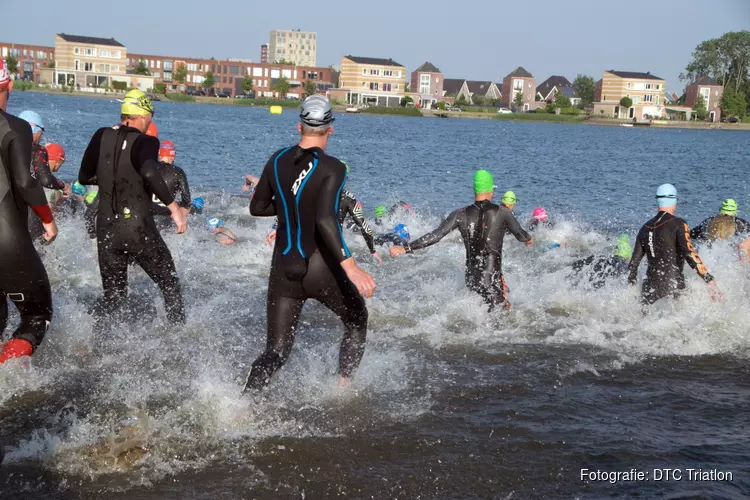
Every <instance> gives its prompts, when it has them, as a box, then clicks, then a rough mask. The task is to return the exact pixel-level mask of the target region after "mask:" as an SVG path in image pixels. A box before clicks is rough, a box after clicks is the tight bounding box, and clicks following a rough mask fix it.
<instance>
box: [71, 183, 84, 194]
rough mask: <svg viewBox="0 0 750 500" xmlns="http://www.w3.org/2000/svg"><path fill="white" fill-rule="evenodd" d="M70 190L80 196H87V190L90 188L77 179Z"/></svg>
mask: <svg viewBox="0 0 750 500" xmlns="http://www.w3.org/2000/svg"><path fill="white" fill-rule="evenodd" d="M70 190H71V191H73V194H77V195H78V196H86V192H87V191H88V189H86V186H84V185H83V184H81V183H80V182H78V181H75V182H74V183H73V185H72V186H71V188H70Z"/></svg>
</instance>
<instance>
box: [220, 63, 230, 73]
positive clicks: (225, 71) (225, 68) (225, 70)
mask: <svg viewBox="0 0 750 500" xmlns="http://www.w3.org/2000/svg"><path fill="white" fill-rule="evenodd" d="M222 73H224V74H227V73H229V71H227V65H226V64H225V65H224V71H222Z"/></svg>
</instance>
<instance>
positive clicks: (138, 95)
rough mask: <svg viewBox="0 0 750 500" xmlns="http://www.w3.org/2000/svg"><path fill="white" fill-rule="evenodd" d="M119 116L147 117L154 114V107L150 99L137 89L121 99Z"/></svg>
mask: <svg viewBox="0 0 750 500" xmlns="http://www.w3.org/2000/svg"><path fill="white" fill-rule="evenodd" d="M120 114H123V115H148V114H151V115H153V114H154V106H153V104H151V99H149V98H148V96H147V95H146V94H144V93H143V92H141V91H140V90H138V89H133V90H131V91H130V92H128V93H127V94H125V97H124V98H123V99H122V106H120Z"/></svg>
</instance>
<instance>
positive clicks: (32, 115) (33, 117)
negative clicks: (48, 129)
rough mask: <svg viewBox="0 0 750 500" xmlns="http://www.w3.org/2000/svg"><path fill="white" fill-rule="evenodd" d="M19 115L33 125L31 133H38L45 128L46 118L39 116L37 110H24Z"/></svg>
mask: <svg viewBox="0 0 750 500" xmlns="http://www.w3.org/2000/svg"><path fill="white" fill-rule="evenodd" d="M18 117H19V118H20V119H21V120H26V121H27V122H29V125H31V133H32V134H36V133H37V132H39V131H40V130H44V120H42V117H41V116H39V113H37V112H36V111H31V110H26V111H22V112H21V114H20V115H18Z"/></svg>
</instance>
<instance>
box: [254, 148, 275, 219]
mask: <svg viewBox="0 0 750 500" xmlns="http://www.w3.org/2000/svg"><path fill="white" fill-rule="evenodd" d="M272 172H273V162H271V161H269V162H268V163H267V164H266V168H264V169H263V173H262V174H261V175H260V179H259V180H258V184H257V185H256V186H255V193H254V194H253V197H252V198H251V199H250V215H254V216H255V217H271V216H273V215H277V214H276V203H274V199H273V189H271V176H272V175H273V173H272Z"/></svg>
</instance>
